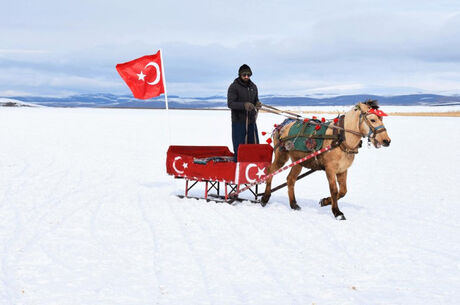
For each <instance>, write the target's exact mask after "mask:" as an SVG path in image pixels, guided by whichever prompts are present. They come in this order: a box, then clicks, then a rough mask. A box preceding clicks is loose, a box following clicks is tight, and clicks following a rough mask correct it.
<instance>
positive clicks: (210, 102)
mask: <svg viewBox="0 0 460 305" xmlns="http://www.w3.org/2000/svg"><path fill="white" fill-rule="evenodd" d="M9 99H13V100H16V101H18V102H21V103H23V104H37V105H43V106H51V107H94V108H101V107H114V108H164V107H165V105H164V97H163V96H161V97H157V98H153V99H149V100H145V101H144V100H138V99H135V98H133V97H132V96H129V95H113V94H81V95H73V96H69V97H62V98H56V97H42V96H16V97H11V98H9ZM367 99H377V100H378V101H379V104H380V105H399V106H420V105H427V106H451V105H460V96H444V95H436V94H409V95H397V96H379V95H368V94H358V95H342V96H336V97H325V98H315V97H308V96H275V95H267V96H261V97H260V100H261V102H262V103H265V104H267V105H273V106H337V105H352V104H355V103H356V102H358V101H365V100H367ZM1 100H2V99H1V98H0V101H1ZM168 102H169V107H170V108H173V109H174V108H175V109H181V108H182V109H183V108H189V109H190V108H218V107H227V99H226V97H225V96H209V97H180V96H168ZM0 106H1V105H0Z"/></svg>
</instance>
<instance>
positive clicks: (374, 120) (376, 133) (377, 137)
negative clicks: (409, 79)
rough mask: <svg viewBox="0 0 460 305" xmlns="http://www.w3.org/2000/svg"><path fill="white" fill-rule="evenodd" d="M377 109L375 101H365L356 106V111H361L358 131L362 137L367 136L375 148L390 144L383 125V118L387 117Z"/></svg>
mask: <svg viewBox="0 0 460 305" xmlns="http://www.w3.org/2000/svg"><path fill="white" fill-rule="evenodd" d="M378 108H379V106H378V104H377V101H376V100H367V101H366V102H364V103H359V104H358V105H356V109H357V110H359V111H361V114H360V115H359V131H360V132H361V133H362V134H363V136H367V137H368V139H369V141H371V142H372V144H374V146H375V147H376V148H380V147H382V146H385V147H387V146H390V142H391V139H390V137H389V136H388V133H387V130H386V128H385V125H383V117H384V116H387V114H386V113H385V112H383V111H381V110H379V109H378Z"/></svg>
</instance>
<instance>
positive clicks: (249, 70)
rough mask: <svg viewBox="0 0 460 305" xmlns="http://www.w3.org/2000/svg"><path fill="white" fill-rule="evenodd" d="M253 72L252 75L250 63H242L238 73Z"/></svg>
mask: <svg viewBox="0 0 460 305" xmlns="http://www.w3.org/2000/svg"><path fill="white" fill-rule="evenodd" d="M245 72H247V73H251V75H252V71H251V68H249V66H248V65H246V64H244V65H242V66H241V67H240V68H239V69H238V75H241V74H242V73H245Z"/></svg>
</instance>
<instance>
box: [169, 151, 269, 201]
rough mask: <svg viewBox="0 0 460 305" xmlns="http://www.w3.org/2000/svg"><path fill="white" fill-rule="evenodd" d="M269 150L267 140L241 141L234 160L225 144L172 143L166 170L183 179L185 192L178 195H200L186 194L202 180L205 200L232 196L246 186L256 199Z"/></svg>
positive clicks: (267, 161) (267, 164)
mask: <svg viewBox="0 0 460 305" xmlns="http://www.w3.org/2000/svg"><path fill="white" fill-rule="evenodd" d="M272 154H273V148H272V147H271V146H270V145H268V144H242V145H240V146H239V148H238V160H236V162H235V160H234V155H233V153H232V152H230V150H229V149H228V147H226V146H177V145H174V146H170V147H169V149H168V152H167V158H166V171H167V173H168V174H169V175H172V176H174V178H177V179H184V180H185V192H184V195H181V196H179V197H182V198H183V197H187V198H197V199H201V198H202V197H194V196H189V192H190V190H191V189H192V188H193V187H195V186H196V185H197V184H198V183H204V186H205V187H204V199H206V200H208V198H209V197H212V200H216V201H217V200H222V201H228V200H229V199H230V198H233V199H235V196H234V194H235V193H239V191H240V190H241V189H242V188H243V187H247V190H248V191H249V192H250V193H252V195H253V196H254V200H255V201H256V200H257V198H258V196H260V194H258V183H257V182H258V181H263V179H264V178H265V177H266V174H267V172H268V168H269V166H270V164H271V161H272ZM249 185H250V186H249ZM221 186H223V190H222V188H221ZM248 186H249V187H248ZM211 191H212V192H211ZM221 192H223V194H221ZM238 199H239V198H238ZM241 200H242V199H241Z"/></svg>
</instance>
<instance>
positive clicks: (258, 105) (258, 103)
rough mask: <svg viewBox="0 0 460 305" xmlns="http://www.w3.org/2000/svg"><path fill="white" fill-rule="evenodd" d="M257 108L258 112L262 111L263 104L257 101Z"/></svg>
mask: <svg viewBox="0 0 460 305" xmlns="http://www.w3.org/2000/svg"><path fill="white" fill-rule="evenodd" d="M256 108H257V110H260V108H262V103H261V102H260V101H257V103H256Z"/></svg>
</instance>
